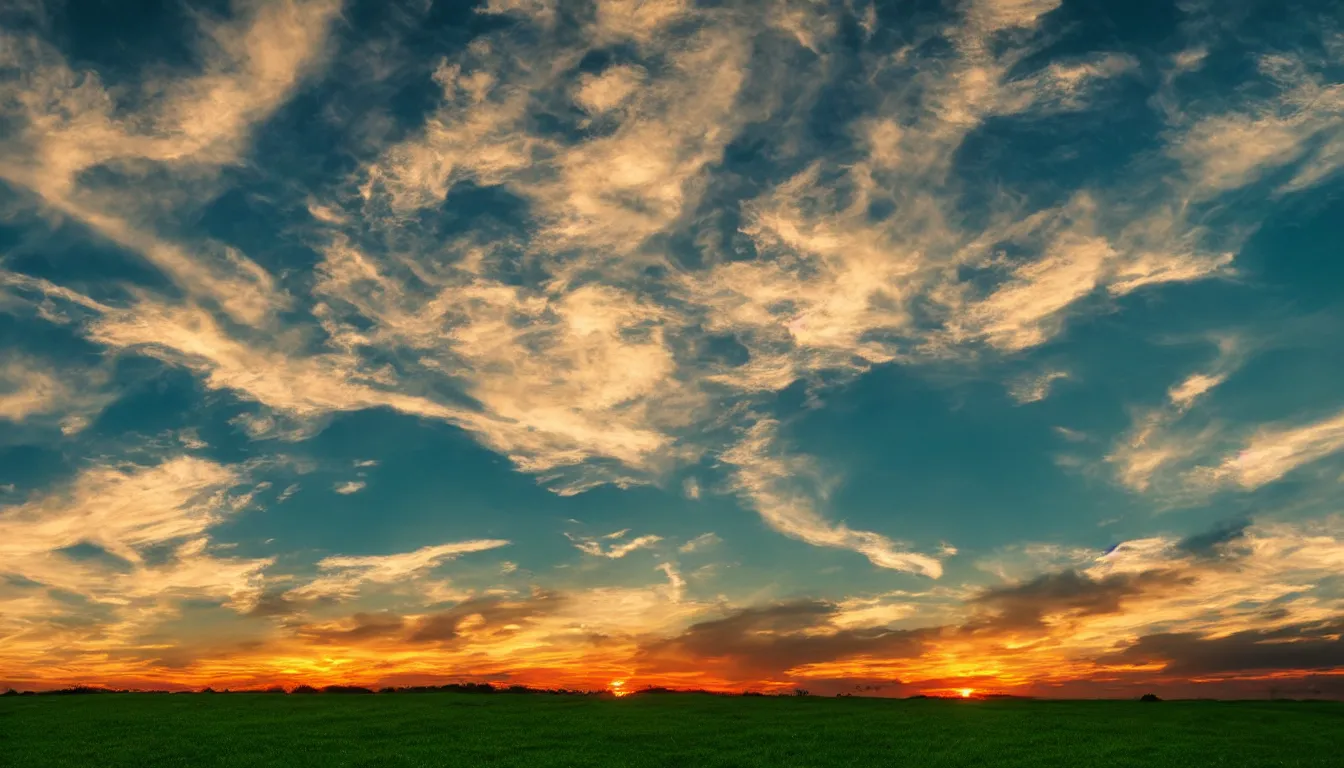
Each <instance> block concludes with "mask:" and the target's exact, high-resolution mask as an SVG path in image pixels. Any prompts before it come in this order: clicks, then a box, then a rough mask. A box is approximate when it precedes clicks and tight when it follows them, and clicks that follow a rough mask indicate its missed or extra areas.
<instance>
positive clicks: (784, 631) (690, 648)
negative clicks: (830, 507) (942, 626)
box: [641, 601, 932, 676]
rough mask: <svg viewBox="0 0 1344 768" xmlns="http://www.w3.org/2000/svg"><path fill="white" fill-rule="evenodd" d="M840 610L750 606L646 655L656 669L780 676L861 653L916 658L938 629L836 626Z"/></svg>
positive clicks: (812, 605) (802, 604)
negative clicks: (708, 667) (722, 669)
mask: <svg viewBox="0 0 1344 768" xmlns="http://www.w3.org/2000/svg"><path fill="white" fill-rule="evenodd" d="M835 614H836V607H835V606H834V605H832V604H830V603H826V602H821V601H798V602H792V603H783V604H780V605H773V606H768V607H764V608H748V609H745V610H741V611H737V612H736V613H733V614H732V615H730V616H727V617H725V618H722V619H715V620H713V621H704V622H700V623H698V624H693V625H691V626H690V627H689V628H687V629H686V631H685V632H683V633H681V634H680V635H678V636H676V637H674V638H670V639H666V640H658V641H654V642H651V643H648V644H646V645H645V646H644V647H643V648H642V649H641V655H642V657H643V661H644V663H645V664H646V665H648V666H650V667H654V668H664V667H667V666H669V665H673V666H680V665H689V666H696V665H697V664H703V663H705V662H708V661H716V662H723V663H726V664H727V665H728V666H729V667H731V668H732V669H734V670H735V671H737V672H739V673H741V674H743V675H756V676H760V675H771V674H776V675H777V674H780V673H782V672H784V671H786V670H788V669H791V668H793V667H797V666H799V665H802V664H811V663H816V662H825V661H837V660H840V659H845V658H849V657H853V656H860V655H874V656H882V657H884V658H913V657H916V656H918V655H919V654H920V653H921V652H922V650H923V645H924V638H925V637H927V636H928V634H929V632H930V631H932V630H915V631H908V630H901V631H895V630H888V629H885V628H882V627H877V628H867V629H836V628H834V626H833V625H832V623H831V620H832V618H833V617H834V616H835Z"/></svg>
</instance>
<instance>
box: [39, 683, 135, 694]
mask: <svg viewBox="0 0 1344 768" xmlns="http://www.w3.org/2000/svg"><path fill="white" fill-rule="evenodd" d="M93 693H126V691H114V690H112V689H111V688H95V687H93V686H90V685H76V686H74V687H73V688H60V689H57V690H54V691H41V692H40V695H42V696H83V695H87V694H93Z"/></svg>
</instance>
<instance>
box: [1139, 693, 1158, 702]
mask: <svg viewBox="0 0 1344 768" xmlns="http://www.w3.org/2000/svg"><path fill="white" fill-rule="evenodd" d="M1139 701H1161V699H1159V698H1158V697H1157V694H1156V693H1145V694H1143V695H1142V696H1140V697H1139Z"/></svg>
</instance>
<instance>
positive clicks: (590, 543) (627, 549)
mask: <svg viewBox="0 0 1344 768" xmlns="http://www.w3.org/2000/svg"><path fill="white" fill-rule="evenodd" d="M628 531H629V529H628V528H627V529H626V530H622V531H616V532H615V533H609V534H607V535H606V536H602V537H601V538H603V539H620V538H622V537H624V536H625V534H626V533H627V532H628ZM565 538H567V539H569V540H570V541H572V542H574V547H575V548H576V549H578V550H579V551H580V552H582V553H584V554H585V555H592V556H594V557H607V558H611V559H613V560H618V559H620V558H622V557H625V556H626V555H628V554H630V553H631V552H634V551H635V550H637V549H648V548H649V547H652V546H653V545H654V544H657V543H658V542H660V541H662V540H663V537H661V536H653V535H645V536H637V537H635V538H633V539H631V540H630V541H626V542H621V543H619V544H612V545H610V546H609V547H608V548H607V549H603V548H602V542H600V541H598V540H597V539H596V538H591V537H584V536H575V535H573V534H569V533H566V534H565Z"/></svg>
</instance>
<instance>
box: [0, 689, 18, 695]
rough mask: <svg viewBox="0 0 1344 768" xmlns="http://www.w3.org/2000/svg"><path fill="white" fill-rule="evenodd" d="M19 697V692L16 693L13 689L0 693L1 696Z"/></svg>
mask: <svg viewBox="0 0 1344 768" xmlns="http://www.w3.org/2000/svg"><path fill="white" fill-rule="evenodd" d="M18 695H19V692H18V691H16V690H14V689H13V688H10V689H9V690H7V691H5V692H4V693H0V696H18Z"/></svg>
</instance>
